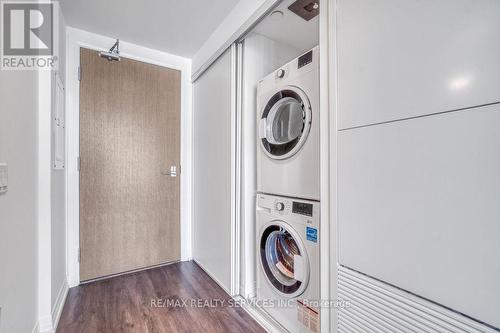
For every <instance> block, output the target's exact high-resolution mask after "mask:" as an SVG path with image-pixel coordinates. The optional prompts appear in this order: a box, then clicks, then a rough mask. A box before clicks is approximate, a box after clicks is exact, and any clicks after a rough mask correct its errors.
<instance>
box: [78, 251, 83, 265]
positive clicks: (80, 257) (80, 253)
mask: <svg viewBox="0 0 500 333" xmlns="http://www.w3.org/2000/svg"><path fill="white" fill-rule="evenodd" d="M81 260H82V251H81V249H80V248H78V262H80V261H81Z"/></svg>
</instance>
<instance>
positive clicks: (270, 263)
mask: <svg viewBox="0 0 500 333" xmlns="http://www.w3.org/2000/svg"><path fill="white" fill-rule="evenodd" d="M260 255H261V262H262V266H263V269H264V272H265V274H266V276H267V278H268V280H269V281H270V282H271V284H272V285H273V286H274V287H275V288H276V289H277V290H278V291H280V292H281V293H283V294H293V293H296V292H297V290H299V288H300V287H301V285H302V283H303V282H302V281H299V280H297V279H296V275H297V272H296V267H295V260H296V259H297V257H300V256H301V255H302V253H301V252H300V250H299V245H298V243H297V240H296V239H295V238H294V237H293V236H292V234H291V233H289V232H288V231H287V230H286V229H285V228H283V227H282V226H278V225H271V226H269V227H267V228H266V229H265V230H264V232H263V233H262V237H261V242H260Z"/></svg>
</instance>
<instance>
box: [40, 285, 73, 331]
mask: <svg viewBox="0 0 500 333" xmlns="http://www.w3.org/2000/svg"><path fill="white" fill-rule="evenodd" d="M68 291H69V286H68V282H67V281H66V280H64V281H63V283H62V285H61V288H59V292H58V293H57V299H56V301H55V302H54V304H53V305H52V313H51V316H46V317H41V318H39V319H38V322H37V323H36V324H35V327H34V328H33V331H32V333H55V332H56V331H57V325H58V324H59V318H61V313H62V310H63V308H64V303H65V302H66V297H67V296H68Z"/></svg>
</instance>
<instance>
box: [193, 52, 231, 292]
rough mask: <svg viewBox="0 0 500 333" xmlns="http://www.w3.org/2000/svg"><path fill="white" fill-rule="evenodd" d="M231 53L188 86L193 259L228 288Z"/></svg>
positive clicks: (229, 265) (229, 258) (229, 264)
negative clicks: (191, 146)
mask: <svg viewBox="0 0 500 333" xmlns="http://www.w3.org/2000/svg"><path fill="white" fill-rule="evenodd" d="M231 66H232V62H231V51H230V50H228V51H226V52H225V53H224V54H223V55H222V56H221V57H220V58H219V59H218V60H217V61H216V62H215V63H213V64H212V65H211V67H210V68H209V69H207V71H206V72H205V73H203V75H202V76H201V77H200V78H198V80H197V81H196V82H195V83H194V84H193V102H194V105H193V257H194V259H195V260H196V261H197V262H198V263H199V264H200V265H202V266H203V268H204V269H205V270H206V271H207V272H208V273H209V274H210V275H211V276H212V277H213V278H214V279H216V280H217V282H218V283H219V284H220V285H221V286H223V287H224V288H225V289H226V290H230V289H231V237H232V234H231V187H232V184H231V128H232V127H231V120H232V117H231V70H232V67H231Z"/></svg>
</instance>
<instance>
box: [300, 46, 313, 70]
mask: <svg viewBox="0 0 500 333" xmlns="http://www.w3.org/2000/svg"><path fill="white" fill-rule="evenodd" d="M312 61H313V51H312V50H311V51H309V52H307V53H306V54H304V55H302V56H300V57H299V62H298V68H302V67H304V66H305V65H307V64H310V63H311V62H312Z"/></svg>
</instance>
